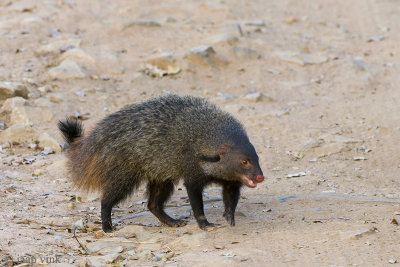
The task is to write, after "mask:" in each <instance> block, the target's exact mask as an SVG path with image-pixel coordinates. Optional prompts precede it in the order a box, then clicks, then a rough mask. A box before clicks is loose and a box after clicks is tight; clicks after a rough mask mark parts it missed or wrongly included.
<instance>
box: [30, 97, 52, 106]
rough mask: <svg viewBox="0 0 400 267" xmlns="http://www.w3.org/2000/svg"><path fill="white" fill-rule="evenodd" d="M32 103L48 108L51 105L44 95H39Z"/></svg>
mask: <svg viewBox="0 0 400 267" xmlns="http://www.w3.org/2000/svg"><path fill="white" fill-rule="evenodd" d="M34 104H35V106H36V107H41V108H49V107H51V106H52V103H51V101H50V100H49V99H47V98H45V97H40V98H38V99H36V100H35V101H34Z"/></svg>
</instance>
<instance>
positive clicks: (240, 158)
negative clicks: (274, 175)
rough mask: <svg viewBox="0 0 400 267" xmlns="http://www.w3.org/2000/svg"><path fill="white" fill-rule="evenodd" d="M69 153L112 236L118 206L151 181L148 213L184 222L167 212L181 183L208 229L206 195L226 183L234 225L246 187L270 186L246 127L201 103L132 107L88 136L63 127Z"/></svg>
mask: <svg viewBox="0 0 400 267" xmlns="http://www.w3.org/2000/svg"><path fill="white" fill-rule="evenodd" d="M58 127H59V129H60V131H61V132H62V134H63V136H64V138H65V140H66V142H67V143H68V144H69V146H70V149H69V152H68V158H69V160H68V163H67V166H68V169H69V171H70V172H71V174H72V179H73V183H74V185H76V186H77V187H78V188H80V189H83V190H85V191H100V192H101V219H102V228H103V230H104V231H105V232H110V231H112V222H111V210H112V207H113V206H114V205H116V204H118V203H119V202H120V201H122V200H124V199H125V198H126V197H127V196H129V195H130V194H131V193H133V192H134V190H135V189H137V188H138V187H139V186H140V185H141V184H142V183H143V182H147V195H148V208H149V210H150V211H151V212H152V213H153V214H154V215H155V216H156V217H157V218H158V219H159V220H160V221H161V222H162V223H164V224H166V225H168V226H182V225H185V224H186V221H184V220H176V219H174V218H171V217H170V216H169V215H168V214H166V213H165V211H164V204H165V202H166V201H167V200H168V199H169V198H170V196H171V195H172V193H173V191H174V187H175V185H176V184H177V183H178V182H179V181H180V180H181V179H183V181H184V186H185V187H186V190H187V193H188V197H189V201H190V205H191V206H192V210H193V215H194V217H195V219H196V221H197V223H198V225H199V227H200V228H201V229H203V230H205V229H207V227H211V226H214V224H212V223H210V222H208V221H207V219H206V217H205V215H204V208H203V196H202V192H203V189H204V188H205V187H206V186H207V185H209V184H211V183H217V184H220V185H222V188H223V190H222V192H223V193H222V194H223V202H224V206H225V211H224V214H223V216H224V217H225V218H226V220H227V221H228V222H229V223H230V224H231V225H232V226H234V225H235V217H234V215H235V210H236V206H237V203H238V200H239V196H240V188H241V187H242V185H243V184H244V185H246V186H248V187H256V186H257V183H260V182H262V181H263V180H264V176H263V172H262V170H261V168H260V166H259V162H258V156H257V153H256V151H255V149H254V147H253V145H252V144H251V143H250V141H249V138H248V137H247V134H246V131H245V130H244V128H243V126H242V125H241V124H240V123H239V122H238V121H237V120H236V119H235V118H233V117H232V116H231V115H229V114H228V113H226V112H223V111H222V110H220V109H219V108H217V107H216V106H215V105H213V104H211V103H209V102H207V101H206V100H204V99H201V98H197V97H190V96H185V97H180V96H177V95H168V96H164V97H159V98H154V99H150V100H148V101H145V102H141V103H135V104H130V105H127V106H125V107H124V108H122V109H121V110H120V111H117V112H115V113H113V114H111V115H109V116H107V117H106V118H104V119H103V120H102V121H100V122H99V123H98V124H97V125H96V126H95V127H94V129H93V130H92V131H91V132H90V133H89V134H88V135H87V136H83V127H82V124H81V122H80V121H77V120H73V119H69V118H68V119H66V120H65V121H60V122H59V124H58Z"/></svg>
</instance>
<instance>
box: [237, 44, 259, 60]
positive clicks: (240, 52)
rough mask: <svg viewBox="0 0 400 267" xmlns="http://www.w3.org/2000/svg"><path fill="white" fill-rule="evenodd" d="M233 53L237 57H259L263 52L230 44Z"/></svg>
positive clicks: (250, 58)
mask: <svg viewBox="0 0 400 267" xmlns="http://www.w3.org/2000/svg"><path fill="white" fill-rule="evenodd" d="M232 51H233V54H234V55H235V57H236V58H238V59H249V60H252V59H261V58H263V54H262V53H260V52H259V51H257V50H255V49H252V48H248V47H240V46H236V45H234V46H232Z"/></svg>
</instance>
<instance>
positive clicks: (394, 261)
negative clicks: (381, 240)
mask: <svg viewBox="0 0 400 267" xmlns="http://www.w3.org/2000/svg"><path fill="white" fill-rule="evenodd" d="M388 262H389V263H390V264H395V263H397V260H395V259H390V260H388Z"/></svg>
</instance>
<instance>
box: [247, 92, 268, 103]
mask: <svg viewBox="0 0 400 267" xmlns="http://www.w3.org/2000/svg"><path fill="white" fill-rule="evenodd" d="M263 98H265V96H264V95H263V94H262V93H251V94H247V95H245V96H244V97H243V99H245V100H247V101H249V102H259V101H262V100H263Z"/></svg>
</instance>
